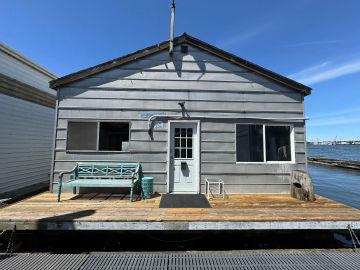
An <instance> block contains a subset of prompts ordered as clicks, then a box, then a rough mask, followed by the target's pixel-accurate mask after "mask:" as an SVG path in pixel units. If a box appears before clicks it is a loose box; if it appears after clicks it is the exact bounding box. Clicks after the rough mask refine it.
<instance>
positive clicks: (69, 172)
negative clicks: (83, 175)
mask: <svg viewBox="0 0 360 270" xmlns="http://www.w3.org/2000/svg"><path fill="white" fill-rule="evenodd" d="M77 166H78V165H76V166H75V167H74V168H72V169H71V170H70V171H64V172H61V173H59V182H61V183H62V181H63V176H64V175H65V174H71V173H73V172H75V171H76V168H77Z"/></svg>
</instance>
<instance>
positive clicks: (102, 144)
mask: <svg viewBox="0 0 360 270" xmlns="http://www.w3.org/2000/svg"><path fill="white" fill-rule="evenodd" d="M128 141H129V123H111V122H102V123H100V135H99V150H107V151H121V150H122V142H128Z"/></svg>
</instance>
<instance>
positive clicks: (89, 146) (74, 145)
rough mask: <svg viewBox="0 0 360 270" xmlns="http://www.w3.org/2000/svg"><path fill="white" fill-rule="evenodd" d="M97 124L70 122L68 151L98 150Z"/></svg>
mask: <svg viewBox="0 0 360 270" xmlns="http://www.w3.org/2000/svg"><path fill="white" fill-rule="evenodd" d="M96 140H97V123H96V122H69V123H68V130H67V145H66V149H68V150H96Z"/></svg>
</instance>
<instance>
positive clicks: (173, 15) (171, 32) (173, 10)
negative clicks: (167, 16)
mask: <svg viewBox="0 0 360 270" xmlns="http://www.w3.org/2000/svg"><path fill="white" fill-rule="evenodd" d="M174 21H175V0H172V3H171V20H170V44H169V54H170V56H172V54H173V51H174Z"/></svg>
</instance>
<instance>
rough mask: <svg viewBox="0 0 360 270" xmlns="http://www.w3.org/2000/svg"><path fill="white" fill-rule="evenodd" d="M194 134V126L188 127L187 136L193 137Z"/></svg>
mask: <svg viewBox="0 0 360 270" xmlns="http://www.w3.org/2000/svg"><path fill="white" fill-rule="evenodd" d="M192 134H193V130H192V128H188V129H187V136H188V137H192Z"/></svg>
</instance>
